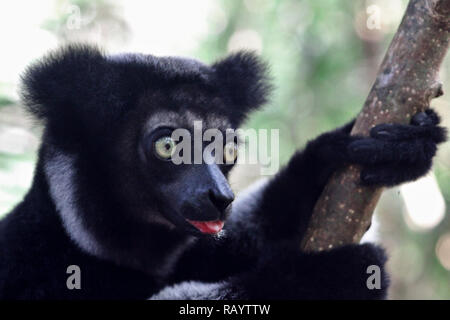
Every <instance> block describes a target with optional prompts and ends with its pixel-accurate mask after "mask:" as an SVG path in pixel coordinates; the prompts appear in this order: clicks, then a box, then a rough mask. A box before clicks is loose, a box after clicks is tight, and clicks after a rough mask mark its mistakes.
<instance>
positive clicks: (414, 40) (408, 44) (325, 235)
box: [302, 0, 450, 251]
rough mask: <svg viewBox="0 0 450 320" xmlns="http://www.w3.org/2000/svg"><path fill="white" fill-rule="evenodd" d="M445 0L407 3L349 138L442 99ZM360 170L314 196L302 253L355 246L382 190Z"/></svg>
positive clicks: (404, 119) (449, 0)
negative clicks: (369, 183) (440, 78)
mask: <svg viewBox="0 0 450 320" xmlns="http://www.w3.org/2000/svg"><path fill="white" fill-rule="evenodd" d="M449 33H450V0H411V1H410V2H409V5H408V8H407V10H406V13H405V15H404V17H403V20H402V22H401V24H400V26H399V28H398V30H397V33H396V34H395V36H394V38H393V40H392V42H391V44H390V46H389V49H388V51H387V53H386V56H385V57H384V60H383V62H382V64H381V67H380V69H379V71H378V75H377V78H376V80H375V83H374V85H373V87H372V89H371V91H370V93H369V96H368V98H367V100H366V102H365V104H364V107H363V109H362V111H361V113H360V114H359V115H358V118H357V120H356V123H355V126H354V127H353V130H352V133H351V134H353V135H366V136H367V135H368V134H369V131H370V129H371V128H372V127H374V126H375V125H377V124H379V123H409V121H410V118H411V116H412V115H414V114H415V113H416V112H418V111H421V110H424V109H426V108H427V107H428V106H429V104H430V101H431V99H433V98H434V97H438V96H440V95H442V88H441V87H442V86H441V84H440V82H439V81H438V73H439V68H440V65H441V63H442V61H443V59H444V57H445V54H446V52H447V49H448V45H449ZM359 174H360V169H359V168H358V167H357V166H350V167H347V168H344V169H342V170H340V171H338V172H336V173H335V174H334V175H333V176H332V178H331V179H330V181H329V182H328V184H327V185H326V187H325V189H324V191H323V193H322V195H321V196H320V198H319V200H318V202H317V204H316V206H315V208H314V212H313V215H312V218H311V221H310V224H309V227H308V230H307V233H306V236H305V238H304V239H303V242H302V248H303V250H306V251H322V250H326V249H331V248H333V247H336V246H340V245H343V244H349V243H358V242H359V241H360V239H361V237H362V236H363V235H364V233H365V232H366V230H367V228H368V227H369V226H370V222H371V218H372V213H373V211H374V209H375V206H376V204H377V201H378V199H379V197H380V195H381V192H382V189H381V188H377V187H363V186H361V185H360V184H359Z"/></svg>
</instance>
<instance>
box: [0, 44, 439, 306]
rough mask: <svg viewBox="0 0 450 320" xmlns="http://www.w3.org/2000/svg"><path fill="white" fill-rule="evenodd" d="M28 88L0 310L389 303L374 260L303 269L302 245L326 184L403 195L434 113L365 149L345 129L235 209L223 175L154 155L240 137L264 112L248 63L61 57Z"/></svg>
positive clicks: (0, 239)
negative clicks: (31, 136) (28, 166)
mask: <svg viewBox="0 0 450 320" xmlns="http://www.w3.org/2000/svg"><path fill="white" fill-rule="evenodd" d="M22 79H23V83H22V87H21V96H22V100H23V103H24V104H25V105H26V106H27V109H28V110H29V112H31V114H33V115H34V117H35V118H36V119H39V120H41V121H42V123H43V124H44V126H45V130H44V133H43V137H42V144H41V147H40V150H39V159H38V162H37V166H36V170H35V176H34V180H33V183H32V186H31V188H30V190H29V192H28V193H27V194H26V196H25V198H24V199H23V201H22V202H21V203H20V204H18V205H17V207H16V208H15V209H14V210H13V211H12V212H11V213H9V214H8V215H7V216H6V217H5V218H4V219H3V220H1V222H0V298H2V299H121V298H132V299H146V298H149V297H151V298H156V299H158V298H161V299H177V298H186V299H255V298H266V299H328V298H330V299H351V298H356V299H380V298H384V297H385V295H386V289H387V286H388V281H387V277H386V273H385V271H384V270H382V277H383V278H382V284H381V289H380V290H377V289H374V290H369V289H368V288H367V286H366V280H367V277H368V274H367V273H366V269H367V267H368V266H369V265H378V266H380V267H383V265H384V263H385V261H386V257H385V254H384V252H383V250H382V249H380V248H379V247H377V246H374V245H371V244H364V245H347V246H344V247H341V248H336V249H333V250H329V251H326V252H320V253H303V252H301V251H300V250H299V242H300V239H301V238H302V235H303V233H304V231H305V229H306V226H307V224H308V220H309V218H310V215H311V211H312V209H313V206H314V204H315V202H316V200H317V198H318V196H319V195H320V193H321V191H322V188H323V187H324V185H325V183H326V181H327V179H328V178H329V177H330V174H331V173H332V172H333V171H334V170H335V169H337V168H339V167H341V166H343V165H346V164H350V163H353V164H358V165H361V166H362V168H363V169H362V172H361V183H362V184H365V185H384V186H393V185H396V184H399V183H402V182H405V181H411V180H414V179H417V178H418V177H420V176H422V175H424V174H425V173H426V172H427V171H428V170H429V169H430V167H431V164H432V158H433V156H434V154H435V152H436V146H437V144H438V143H440V142H442V141H444V140H445V136H446V134H445V130H444V129H443V128H442V127H439V126H437V125H438V123H439V118H438V116H437V115H436V113H434V112H433V111H431V110H428V111H427V112H425V113H423V112H422V113H418V114H416V115H415V116H414V117H413V118H412V121H411V124H410V125H396V124H382V125H378V126H376V127H374V128H373V129H372V130H371V132H370V137H357V136H350V135H349V132H350V130H351V128H352V124H353V123H352V122H351V123H349V124H348V125H346V126H344V127H342V128H339V129H336V130H334V131H332V132H328V133H325V134H323V135H321V136H319V137H318V138H316V139H315V140H312V141H310V142H309V143H308V144H307V145H306V147H305V148H304V150H302V151H299V152H297V153H296V154H295V155H293V157H292V158H291V160H290V161H289V162H288V164H287V165H286V166H285V167H284V168H283V169H282V170H281V171H280V172H279V173H278V174H277V175H275V176H274V177H272V178H271V179H269V180H268V182H266V183H264V184H259V185H258V186H255V187H252V188H250V189H249V190H248V191H246V192H244V193H243V194H242V195H240V196H239V197H237V199H236V200H235V201H233V200H234V195H233V192H232V191H231V189H230V187H229V185H228V183H227V176H228V173H229V171H230V170H231V168H232V167H233V165H229V164H216V163H209V164H206V163H202V164H181V165H175V164H174V163H172V162H171V161H167V159H164V158H165V157H166V153H167V152H169V156H170V150H169V149H170V148H172V145H170V143H169V145H168V144H167V143H164V141H170V138H169V137H170V134H171V130H173V129H175V128H186V129H188V130H192V123H193V121H194V120H201V121H202V122H203V129H204V130H206V129H208V128H218V129H220V130H222V131H225V130H226V129H227V128H237V127H238V126H239V125H240V124H241V123H242V121H243V120H244V119H245V117H246V116H247V114H248V113H249V112H250V111H252V110H254V109H256V108H258V107H260V106H262V105H263V104H265V102H266V101H267V99H268V95H269V91H270V88H271V84H270V81H269V77H268V74H267V68H266V65H265V64H264V63H263V62H261V61H260V59H259V58H258V57H257V56H256V55H254V54H252V53H248V52H240V53H235V54H232V55H230V56H229V57H227V58H225V59H223V60H221V61H218V62H216V63H214V64H212V65H206V64H203V63H201V62H198V61H195V60H192V59H184V58H175V57H155V56H151V55H144V54H121V55H107V54H104V53H102V52H101V51H100V50H98V49H97V48H95V47H90V46H85V45H69V46H67V47H65V48H63V49H60V50H58V51H55V52H52V53H50V54H49V55H47V56H46V57H44V58H43V59H41V60H39V61H37V62H36V63H34V64H32V65H31V66H30V67H29V68H28V69H27V70H26V72H25V73H24V75H23V78H22ZM161 141H162V142H163V143H162V144H161ZM161 156H162V158H161ZM222 227H223V231H221V232H219V231H220V229H222ZM69 265H78V266H79V267H80V269H81V289H79V290H76V289H74V290H69V289H68V288H67V286H66V279H67V277H68V274H67V273H66V270H67V267H68V266H69Z"/></svg>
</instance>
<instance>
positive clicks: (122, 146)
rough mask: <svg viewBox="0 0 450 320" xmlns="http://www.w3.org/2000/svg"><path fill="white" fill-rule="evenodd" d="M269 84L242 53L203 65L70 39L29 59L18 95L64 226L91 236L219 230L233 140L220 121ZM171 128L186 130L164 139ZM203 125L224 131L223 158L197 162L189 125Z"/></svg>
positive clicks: (238, 114) (261, 98) (244, 108)
mask: <svg viewBox="0 0 450 320" xmlns="http://www.w3.org/2000/svg"><path fill="white" fill-rule="evenodd" d="M269 91H270V84H269V81H268V77H267V68H266V67H265V65H264V64H263V63H262V62H261V61H260V60H259V58H258V57H257V56H256V55H254V54H252V53H245V52H241V53H236V54H233V55H231V56H229V57H227V58H225V59H223V60H221V61H219V62H217V63H214V64H212V65H206V64H203V63H201V62H198V61H195V60H191V59H183V58H174V57H154V56H151V55H141V54H123V55H105V54H103V53H102V52H101V51H99V50H98V49H96V48H93V47H88V46H69V47H66V48H64V49H62V50H59V51H56V52H53V53H51V54H49V55H47V56H46V57H44V58H43V59H42V60H40V61H38V62H36V63H35V64H33V65H31V67H29V68H28V70H27V71H26V72H25V74H24V77H23V87H22V96H23V100H24V103H25V104H26V105H27V107H28V109H29V110H30V111H31V112H32V113H33V114H34V115H35V116H37V117H38V118H39V119H42V120H43V121H44V124H45V133H44V138H43V147H42V159H41V162H42V167H43V169H44V171H45V173H46V177H47V181H48V183H49V188H50V194H51V197H52V198H53V201H54V202H55V205H56V208H57V209H58V211H59V212H60V215H61V216H62V217H63V221H64V223H65V225H66V229H67V228H68V229H72V231H69V233H71V234H72V233H74V232H77V233H83V234H84V237H88V238H89V237H91V238H93V239H98V238H105V237H107V235H108V234H110V233H111V232H116V233H121V232H123V233H125V231H124V230H126V229H127V228H128V230H126V232H128V233H133V232H139V231H138V229H143V230H145V226H148V225H153V226H159V227H160V228H166V229H167V228H169V229H172V230H174V231H175V233H191V234H196V235H200V234H205V233H206V234H214V233H217V232H218V231H220V229H221V228H222V226H223V221H224V219H225V217H226V212H227V208H229V205H230V203H231V202H232V201H233V198H234V195H233V192H232V191H231V189H230V186H229V185H228V182H227V179H226V177H227V174H228V172H229V171H230V169H231V168H232V167H233V160H234V157H235V145H234V144H235V143H237V142H236V140H235V139H234V138H226V137H227V134H226V130H227V129H229V128H237V127H238V126H239V124H240V123H241V122H242V121H243V120H244V118H245V116H246V115H247V114H248V113H249V111H251V110H253V109H255V108H257V107H259V106H261V105H262V104H264V103H265V102H266V100H267V97H268V94H269ZM195 121H201V122H197V126H196V124H195ZM196 128H197V129H196ZM199 128H200V129H199ZM176 129H183V130H184V131H183V130H181V132H182V133H183V132H184V133H189V134H190V135H191V138H192V139H191V141H185V140H186V139H187V138H186V136H183V137H181V138H180V139H178V140H177V139H174V137H173V135H172V133H173V131H174V130H176ZM208 129H218V130H219V132H221V133H223V137H224V141H223V145H224V157H225V161H222V162H221V161H212V162H211V161H209V162H208V161H206V162H205V160H206V159H205V156H206V155H205V154H206V153H204V152H203V151H205V146H206V145H207V144H208V141H205V138H206V140H208V138H207V137H206V136H207V134H206V135H205V136H204V137H203V138H204V139H202V137H200V139H201V140H200V144H199V143H198V141H197V140H195V139H194V136H195V135H196V134H197V136H198V133H199V132H200V136H201V133H205V132H206V131H207V130H208ZM195 130H197V131H199V132H197V133H195V132H194V131H195ZM209 139H211V137H209ZM227 139H228V140H227ZM181 142H184V147H185V148H184V149H183V150H182V151H181V153H180V149H179V148H178V147H179V144H180V143H181ZM188 145H190V146H191V147H192V148H187V146H188ZM188 149H189V150H190V151H191V155H189V154H186V152H189V150H188ZM198 150H200V153H198ZM195 154H200V155H201V157H202V158H201V159H200V163H199V164H195V163H196V162H199V161H198V160H199V159H197V161H196V159H194V156H195ZM175 155H177V156H182V159H184V162H183V163H182V164H175V162H174V161H173V159H172V158H173V157H174V156H175ZM213 156H214V154H213ZM206 157H207V156H206ZM187 159H189V160H191V162H192V163H193V164H188V163H189V161H188V163H186V160H187ZM214 159H215V160H217V157H215V158H214ZM130 228H131V229H130Z"/></svg>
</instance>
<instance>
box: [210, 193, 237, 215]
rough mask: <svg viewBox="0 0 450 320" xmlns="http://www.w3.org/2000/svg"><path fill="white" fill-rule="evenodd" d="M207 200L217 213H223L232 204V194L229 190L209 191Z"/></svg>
mask: <svg viewBox="0 0 450 320" xmlns="http://www.w3.org/2000/svg"><path fill="white" fill-rule="evenodd" d="M228 189H229V188H228ZM223 191H225V192H223ZM209 199H210V200H211V202H212V203H213V204H214V206H215V207H216V208H217V209H219V211H224V210H225V209H226V207H228V205H229V204H230V203H231V202H233V200H234V193H233V192H232V191H231V190H217V189H215V190H210V191H209Z"/></svg>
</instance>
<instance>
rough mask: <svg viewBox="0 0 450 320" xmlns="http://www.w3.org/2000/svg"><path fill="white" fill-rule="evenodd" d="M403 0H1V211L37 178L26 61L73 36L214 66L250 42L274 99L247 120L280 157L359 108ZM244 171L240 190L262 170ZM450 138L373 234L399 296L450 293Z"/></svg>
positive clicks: (389, 194) (382, 210)
mask: <svg viewBox="0 0 450 320" xmlns="http://www.w3.org/2000/svg"><path fill="white" fill-rule="evenodd" d="M406 5H407V1H401V0H394V1H392V0H370V1H364V0H356V1H355V0H341V1H317V0H283V1H281V0H243V1H238V0H227V1H225V0H222V1H220V0H214V1H213V0H196V1H183V0H165V1H129V0H127V1H124V0H121V1H107V0H94V1H92V0H89V1H87V0H78V1H68V0H44V1H43V0H41V1H23V0H20V1H18V0H16V1H1V2H0V39H1V41H2V43H3V45H2V47H3V49H2V50H1V53H0V217H1V216H2V215H4V214H6V213H7V212H8V211H9V210H11V209H12V208H13V206H14V205H15V204H16V203H17V202H18V201H20V199H21V198H22V197H23V195H24V193H25V192H26V190H27V188H28V187H29V185H30V183H31V179H32V175H33V169H34V163H35V161H36V151H37V148H38V147H39V138H40V133H41V128H40V127H39V126H38V125H36V124H34V123H33V122H32V121H31V120H30V119H29V118H28V116H27V115H25V114H24V113H23V111H22V108H21V105H20V101H19V100H18V95H17V89H18V84H19V80H20V74H21V72H22V71H23V69H24V67H25V66H26V65H27V64H28V63H30V62H32V61H33V60H35V59H36V58H39V57H40V56H41V55H42V54H43V53H45V52H46V51H48V50H49V49H52V48H55V47H57V46H58V45H61V44H63V43H66V42H73V41H83V42H91V43H97V44H99V45H100V46H101V47H103V48H105V49H106V50H107V51H108V52H123V51H130V52H131V51H132V52H143V53H151V54H155V55H183V56H192V57H195V58H198V59H200V60H203V61H205V62H213V61H214V60H215V59H218V58H220V57H223V56H224V55H226V54H227V53H229V52H232V51H235V50H238V49H252V50H255V51H257V52H258V53H259V54H261V55H262V56H263V57H264V58H265V59H266V60H267V61H269V62H270V64H271V69H272V75H273V78H274V82H275V85H276V91H275V94H274V96H273V99H272V102H271V103H270V104H269V105H268V106H267V107H266V108H265V109H264V110H262V111H259V112H258V113H256V114H254V115H253V116H252V117H251V118H250V119H249V121H248V122H247V123H246V127H252V128H257V129H259V128H265V129H272V128H274V129H279V130H280V161H281V163H282V164H283V163H285V162H286V161H287V159H289V157H290V156H291V155H292V154H293V152H294V151H295V150H296V149H298V148H301V147H302V146H304V144H305V143H306V141H308V140H309V139H311V138H313V137H315V136H316V135H318V134H320V133H322V132H324V131H326V130H330V129H332V128H334V127H336V126H339V125H342V124H344V123H345V122H347V121H349V120H350V119H351V118H352V117H354V116H355V115H356V114H357V113H358V111H359V110H360V109H361V107H362V105H363V103H364V100H365V98H366V95H367V94H368V92H369V89H370V87H371V85H372V83H373V81H374V78H375V75H376V72H377V68H378V65H379V63H380V62H381V59H382V57H383V55H384V52H385V51H386V49H387V46H388V44H389V42H390V40H391V38H392V36H393V34H394V32H395V30H396V28H397V26H398V24H399V23H400V20H401V17H402V15H403V12H404V10H405V8H406ZM449 64H450V57H448V58H447V59H446V63H445V64H444V66H443V68H442V70H441V79H442V81H443V82H444V91H445V92H446V93H447V94H446V95H444V96H443V97H441V98H439V99H436V100H434V101H433V106H434V107H435V109H437V110H438V112H439V113H440V114H441V115H442V117H443V120H444V125H445V126H447V127H450V95H449V94H448V93H449V92H450V69H449ZM259 172H260V171H259V170H258V168H257V167H249V168H242V167H237V168H236V169H235V170H234V172H233V177H232V186H233V187H234V189H235V190H236V191H239V190H241V189H242V188H243V187H245V186H246V185H248V184H249V183H251V182H253V181H255V180H257V179H258V178H259ZM448 208H450V143H446V144H444V145H442V146H441V148H440V150H439V154H438V156H437V158H436V160H435V166H434V170H433V173H432V174H430V175H429V176H427V177H426V178H423V179H421V180H419V181H417V182H414V183H411V184H407V185H404V186H402V187H399V188H394V189H390V190H388V191H386V192H385V193H384V194H383V197H382V199H381V201H380V202H379V205H378V207H377V209H376V218H375V221H374V223H373V226H372V228H371V229H370V231H369V233H368V234H367V235H366V237H365V240H366V241H376V242H379V243H381V244H382V245H384V246H385V247H386V248H387V250H388V253H389V255H390V261H389V265H388V267H389V271H390V273H391V275H392V277H391V278H392V287H391V290H390V295H389V296H390V298H392V299H450V215H448V213H449V209H448Z"/></svg>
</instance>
